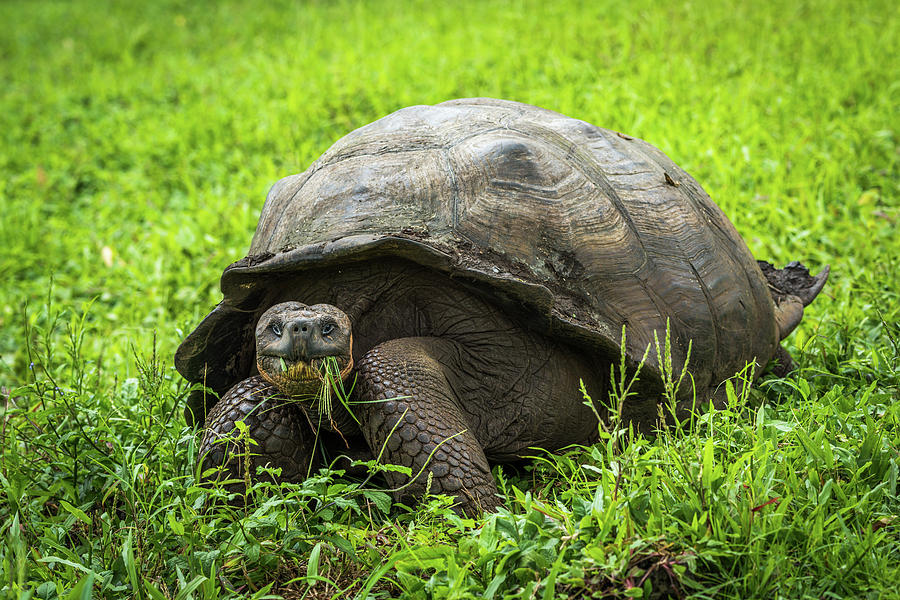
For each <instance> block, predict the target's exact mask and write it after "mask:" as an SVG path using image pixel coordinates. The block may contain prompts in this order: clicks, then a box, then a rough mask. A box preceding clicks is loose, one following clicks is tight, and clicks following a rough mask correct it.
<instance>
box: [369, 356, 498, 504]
mask: <svg viewBox="0 0 900 600" xmlns="http://www.w3.org/2000/svg"><path fill="white" fill-rule="evenodd" d="M451 343H452V342H448V341H446V340H440V339H438V338H401V339H396V340H391V341H388V342H385V343H383V344H381V345H379V346H376V347H375V348H373V349H372V350H370V351H369V352H368V353H367V354H366V355H365V356H364V357H363V359H362V360H361V361H360V363H359V367H358V371H357V384H356V385H357V390H358V393H359V396H358V399H359V400H360V401H362V402H363V403H362V404H361V405H360V406H361V407H362V410H363V411H365V418H364V419H362V422H363V427H362V429H363V434H364V435H365V437H366V441H367V442H368V444H369V447H370V448H371V449H372V452H373V453H374V454H375V455H376V456H378V455H379V453H381V452H382V448H383V449H384V451H383V454H382V460H383V461H384V462H385V463H388V464H397V465H403V466H405V467H409V468H410V469H411V470H412V475H411V477H410V476H406V475H405V474H401V473H397V472H389V473H388V474H387V478H388V482H389V484H390V485H391V486H392V487H394V488H402V489H400V490H398V491H397V492H395V498H396V499H397V500H405V499H407V498H410V499H412V500H414V501H415V500H418V499H420V498H421V497H422V496H423V495H425V494H426V493H429V492H430V493H446V494H451V495H453V496H455V497H456V501H457V505H456V509H457V510H459V511H461V512H463V513H465V514H468V515H474V514H476V513H477V512H479V511H480V510H485V511H491V510H494V509H495V508H496V507H497V506H498V505H499V504H500V500H499V499H498V498H497V486H496V484H495V483H494V479H493V477H492V476H491V470H490V467H489V466H488V462H487V458H486V457H485V455H484V450H483V449H482V447H481V445H480V444H479V443H478V441H477V440H476V439H475V435H474V432H473V431H472V430H471V429H470V428H469V425H468V424H467V423H466V419H465V417H464V415H463V412H462V411H461V410H460V407H459V404H458V402H457V399H456V397H455V395H454V393H453V390H452V388H451V386H450V385H449V382H448V381H447V377H446V376H445V374H444V371H443V367H442V364H441V362H440V361H439V359H438V358H439V357H440V356H441V355H446V352H442V350H444V351H446V350H447V349H446V348H443V346H446V345H448V344H451ZM429 475H430V476H431V482H430V488H429Z"/></svg>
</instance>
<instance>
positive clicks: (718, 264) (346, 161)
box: [175, 98, 827, 513]
mask: <svg viewBox="0 0 900 600" xmlns="http://www.w3.org/2000/svg"><path fill="white" fill-rule="evenodd" d="M826 277H827V268H826V269H825V270H823V272H822V273H820V274H819V275H818V276H817V277H811V276H810V275H809V272H808V271H807V270H806V269H805V267H803V266H802V265H799V264H798V263H791V264H790V265H788V266H787V267H786V268H785V269H775V268H773V267H771V266H770V265H768V264H767V263H757V261H756V260H755V259H754V258H753V256H752V255H751V254H750V251H749V250H748V248H747V246H746V244H745V243H744V241H743V240H742V239H741V237H740V236H739V235H738V233H737V232H736V230H735V228H734V227H733V226H732V224H731V223H730V222H729V220H728V219H727V218H726V217H725V215H724V214H723V213H722V211H721V210H720V209H719V208H718V207H717V206H716V205H715V204H714V203H713V202H712V200H710V198H709V196H708V195H707V194H706V193H705V192H704V191H703V189H702V188H701V187H700V185H699V184H698V183H697V182H696V181H694V179H692V178H691V177H690V176H689V175H688V174H687V173H685V172H684V171H683V170H681V169H680V168H679V167H678V166H676V165H675V163H673V162H672V161H671V160H669V159H668V158H667V157H666V156H665V155H664V154H663V153H662V152H660V151H659V150H658V149H657V148H655V147H653V146H651V145H650V144H648V143H646V142H643V141H641V140H639V139H636V138H632V137H629V136H627V135H623V134H621V133H616V132H614V131H609V130H606V129H601V128H599V127H595V126H593V125H590V124H589V123H586V122H584V121H579V120H576V119H572V118H569V117H565V116H563V115H560V114H558V113H555V112H552V111H549V110H544V109H540V108H537V107H534V106H529V105H526V104H519V103H516V102H508V101H502V100H491V99H483V98H476V99H463V100H453V101H450V102H444V103H442V104H438V105H436V106H413V107H409V108H405V109H402V110H399V111H397V112H395V113H393V114H391V115H388V116H386V117H384V118H382V119H379V120H378V121H375V122H374V123H371V124H369V125H366V126H365V127H362V128H360V129H357V130H356V131H353V132H351V133H350V134H348V135H346V136H345V137H343V138H342V139H340V140H339V141H338V142H337V143H335V144H334V145H333V146H332V147H331V148H329V149H328V150H327V151H326V152H325V154H323V155H322V156H321V157H320V158H319V159H318V160H316V161H315V162H314V163H313V164H312V165H311V166H310V167H309V168H308V169H307V170H306V171H304V172H303V173H300V174H299V175H291V176H289V177H286V178H284V179H282V180H281V181H279V182H277V183H276V184H275V185H274V186H273V187H272V189H271V191H270V192H269V194H268V197H267V198H266V202H265V205H264V207H263V209H262V214H261V216H260V219H259V224H258V226H257V229H256V234H255V235H254V237H253V241H252V242H251V245H250V250H249V253H248V255H247V256H246V258H243V259H241V260H239V261H238V262H236V263H234V264H232V265H231V266H229V267H228V268H227V269H225V272H224V274H223V275H222V280H221V288H222V293H223V294H224V299H223V300H222V301H221V302H220V303H219V304H218V305H217V306H216V307H215V308H214V309H213V310H212V312H211V313H210V314H209V315H208V316H207V317H206V318H205V319H204V320H203V322H202V323H200V325H199V326H198V327H197V328H196V329H195V330H194V331H193V332H192V333H191V334H190V335H189V336H188V337H187V339H186V340H185V341H184V342H183V343H182V345H181V347H180V348H179V349H178V352H177V354H176V358H175V360H176V366H177V368H178V370H179V371H180V372H181V374H182V375H184V377H185V378H187V379H188V380H189V381H191V382H197V383H202V384H203V385H204V386H205V387H206V388H207V389H211V390H212V391H213V392H215V395H213V394H206V393H202V392H199V391H198V392H196V393H194V394H193V395H192V396H191V399H190V401H189V407H188V411H187V415H188V419H189V420H190V421H192V422H194V423H198V424H201V425H204V426H205V432H204V438H203V442H202V449H203V453H204V456H205V461H206V462H205V463H204V464H205V465H207V466H208V465H222V464H231V465H232V466H231V467H230V468H231V469H232V470H231V471H230V473H231V474H232V475H240V474H241V473H245V472H249V471H244V470H243V469H241V468H239V467H238V466H237V462H235V461H234V460H232V459H233V458H234V455H239V454H240V453H239V452H237V449H236V448H235V446H234V445H233V444H231V443H225V444H223V443H220V440H221V439H223V438H226V437H227V435H228V434H229V432H231V431H232V430H233V429H234V423H235V422H236V421H238V420H243V421H244V422H245V423H246V424H247V426H248V431H249V435H250V436H251V437H253V438H255V440H256V441H257V442H258V446H254V447H253V448H252V449H251V453H252V454H255V456H254V457H253V458H252V464H251V465H250V466H254V467H255V466H258V465H265V464H270V465H272V466H276V467H280V468H281V469H282V471H281V478H282V479H284V480H287V481H293V480H297V479H300V478H302V477H303V476H304V475H305V474H306V470H307V468H308V467H309V465H310V461H311V460H312V459H313V454H314V449H313V447H312V440H313V439H314V438H315V437H316V436H319V438H320V439H322V440H325V442H326V443H328V444H331V446H332V447H333V448H335V449H337V451H340V450H341V449H342V448H344V449H350V450H352V449H356V450H359V449H366V448H368V449H371V451H372V453H373V454H374V455H376V456H379V457H380V458H381V460H383V461H385V462H386V463H392V464H397V465H403V466H405V467H408V468H409V474H407V473H406V472H401V471H391V472H389V473H388V479H389V484H390V485H391V486H393V487H394V488H397V489H398V491H397V492H396V495H397V496H399V497H403V498H405V497H411V498H413V499H415V498H418V497H421V496H422V495H423V494H425V493H427V492H428V491H431V492H445V493H449V494H451V495H453V496H455V497H456V500H457V502H458V507H459V509H460V510H462V511H464V512H467V513H472V512H473V511H477V510H478V509H486V510H490V509H492V508H494V507H495V506H496V505H497V503H498V501H499V500H498V499H497V497H496V493H497V488H496V486H495V483H494V481H493V478H492V476H491V471H490V464H491V463H492V462H505V461H511V460H515V459H518V458H519V457H521V456H523V455H525V454H528V453H529V448H532V447H539V448H546V449H558V448H561V447H563V446H566V445H569V444H574V443H580V444H585V443H590V442H592V441H593V440H595V439H596V438H597V432H598V423H597V418H596V416H595V413H594V412H593V411H592V409H591V408H590V407H589V406H587V405H586V404H585V403H584V402H583V396H582V393H581V392H580V388H579V385H580V382H582V381H583V384H584V387H585V388H586V390H587V392H588V393H589V394H590V395H591V396H592V397H593V398H594V399H597V400H600V401H602V400H605V399H606V398H607V397H608V395H609V385H610V383H609V375H610V365H611V364H613V363H615V362H617V361H618V360H619V356H620V346H621V344H622V341H623V340H622V335H623V331H624V332H625V340H624V348H625V354H626V357H625V358H626V364H627V367H628V369H629V370H632V371H633V370H634V369H636V368H637V365H638V363H639V362H640V361H641V358H642V357H644V355H645V351H646V349H647V348H648V345H651V344H653V343H654V339H655V338H661V337H663V336H665V334H666V328H667V326H668V327H669V328H670V336H671V359H672V364H673V368H674V372H675V374H676V375H677V374H678V373H680V372H681V370H682V369H683V368H684V363H685V359H686V357H687V355H688V349H689V348H690V361H689V364H688V371H689V373H690V379H689V381H690V385H683V386H682V388H681V390H680V394H681V396H679V398H678V399H677V400H678V410H680V411H681V412H682V414H687V408H689V407H690V406H694V405H697V406H700V405H708V401H709V400H710V399H712V400H713V403H714V404H715V402H716V401H718V399H720V398H721V397H722V394H721V384H722V382H723V381H725V380H727V379H728V378H730V377H733V376H734V375H735V373H737V372H738V371H741V370H742V369H744V368H745V367H746V366H747V365H748V364H749V363H756V364H758V365H765V364H766V363H768V362H769V361H770V360H771V359H773V358H776V357H778V358H779V359H780V362H781V364H782V366H783V367H784V366H787V365H788V364H789V363H790V357H789V356H788V355H787V354H786V353H785V352H784V351H783V350H782V349H781V347H780V345H779V342H780V341H781V340H782V339H784V337H785V336H787V335H788V334H789V333H790V332H791V330H792V329H793V328H794V327H795V326H796V325H797V323H798V322H799V321H800V318H801V316H802V313H803V307H804V306H805V305H807V304H809V302H811V301H812V299H813V298H814V297H815V296H816V294H818V292H819V291H820V290H821V288H822V285H823V284H824V283H825V279H826ZM326 362H328V364H331V365H332V366H336V368H337V370H338V371H340V377H341V378H344V381H345V382H347V385H346V387H347V388H350V387H351V383H352V393H351V394H350V397H349V402H350V404H349V407H350V410H349V411H348V409H347V406H345V405H344V404H341V403H339V402H338V403H335V404H334V406H333V408H332V409H331V410H330V411H327V412H326V418H324V419H323V418H322V414H321V411H320V410H317V409H316V406H315V405H316V400H315V398H317V397H320V402H321V392H322V390H323V389H324V388H323V386H325V385H334V384H335V381H331V380H329V379H328V378H326V377H325V376H324V375H323V373H325V372H326V371H327V369H324V368H323V366H324V365H325V363H326ZM662 364H663V363H662V360H661V357H659V356H658V355H657V352H656V351H655V349H651V351H650V352H649V354H647V356H646V361H645V363H644V364H643V368H642V369H641V371H640V376H639V386H638V387H637V388H635V389H636V390H637V392H638V394H637V395H636V396H633V397H630V398H628V399H627V401H626V402H625V403H624V406H623V407H622V410H623V416H624V418H625V419H628V420H630V421H631V422H634V423H635V424H636V425H637V427H638V428H639V429H641V430H643V431H648V432H649V431H652V430H653V428H654V427H655V426H656V424H657V419H658V418H659V415H660V414H661V412H660V410H659V404H660V402H661V400H662V397H663V372H662V367H661V365H662ZM759 371H760V369H756V373H759ZM329 381H330V384H329V383H328V382H329ZM717 388H718V391H717ZM229 390H230V391H229ZM219 395H221V399H220V400H218V401H216V399H215V398H216V397H217V396H219ZM319 408H321V406H320V407H319ZM245 466H247V465H245ZM236 469H237V470H236ZM429 486H430V488H429Z"/></svg>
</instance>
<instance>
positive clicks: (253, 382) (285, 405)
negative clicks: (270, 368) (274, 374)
mask: <svg viewBox="0 0 900 600" xmlns="http://www.w3.org/2000/svg"><path fill="white" fill-rule="evenodd" d="M236 421H244V423H246V424H247V428H248V434H249V436H250V438H252V439H253V440H255V441H256V442H257V443H256V444H244V443H240V442H239V441H238V439H237V437H238V436H237V434H238V430H237V428H236V427H235V422H236ZM248 455H249V456H250V458H251V460H250V461H249V463H248V462H247V461H246V460H245V458H246V457H247V456H248ZM199 456H200V461H201V466H202V469H203V470H204V471H205V470H207V469H209V468H210V467H215V466H220V465H221V466H224V467H225V472H224V473H221V472H220V473H219V475H218V477H219V478H220V479H223V480H230V481H232V483H230V484H227V485H226V487H227V489H228V490H229V491H232V492H239V491H241V490H242V489H243V488H244V485H243V483H238V482H236V481H234V480H241V481H242V482H243V481H244V480H245V476H246V475H247V474H249V476H250V478H251V479H256V478H257V474H256V469H257V467H260V466H269V467H280V468H281V477H280V478H279V480H280V481H289V482H300V481H303V479H304V478H305V477H306V473H307V469H308V467H309V464H310V460H311V459H312V456H313V433H312V432H311V431H310V427H309V425H308V423H307V422H306V418H305V417H304V416H303V414H302V412H301V410H300V409H298V407H297V406H295V405H294V404H292V403H291V402H290V401H288V400H285V399H284V398H283V397H282V396H280V395H279V393H278V390H277V389H276V388H275V387H274V386H273V385H272V384H270V383H268V382H267V381H266V380H264V379H263V378H262V377H250V378H248V379H245V380H243V381H241V382H240V383H238V384H237V385H235V386H234V387H233V388H231V389H230V390H229V391H228V393H226V394H225V395H224V396H222V398H221V399H220V400H219V401H218V402H217V403H216V405H215V406H214V407H213V409H212V410H211V411H210V413H209V416H208V417H207V419H206V429H205V431H204V433H203V440H202V441H201V442H200V453H199Z"/></svg>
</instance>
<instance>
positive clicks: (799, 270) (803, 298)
mask: <svg viewBox="0 0 900 600" xmlns="http://www.w3.org/2000/svg"><path fill="white" fill-rule="evenodd" d="M756 262H757V263H758V264H759V268H760V270H761V271H762V272H763V275H765V276H766V280H767V281H768V284H769V292H770V293H771V294H772V300H774V301H775V322H776V323H777V325H778V339H779V340H783V339H784V338H786V337H787V336H788V335H790V333H791V332H792V331H794V329H795V328H796V327H797V325H798V324H799V323H800V320H801V319H802V318H803V307H804V306H809V304H810V303H811V302H812V301H813V300H814V299H815V298H816V296H818V295H819V292H821V291H822V288H823V287H824V286H825V282H826V281H827V280H828V273H829V272H830V268H829V267H827V266H826V267H825V268H824V269H822V271H821V272H820V273H819V274H818V275H816V276H815V277H813V276H812V275H810V274H809V269H807V268H806V267H805V266H803V265H802V264H800V263H799V262H796V261H794V262H790V263H788V264H787V265H786V266H785V267H784V268H783V269H776V268H775V267H774V266H772V265H771V264H769V263H767V262H766V261H764V260H758V261H756ZM781 354H783V355H785V356H787V353H786V352H783V351H782V352H781V353H780V354H779V356H778V358H783V357H782V356H781ZM787 358H788V359H790V357H789V356H787ZM789 362H791V363H792V362H793V361H789Z"/></svg>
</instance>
